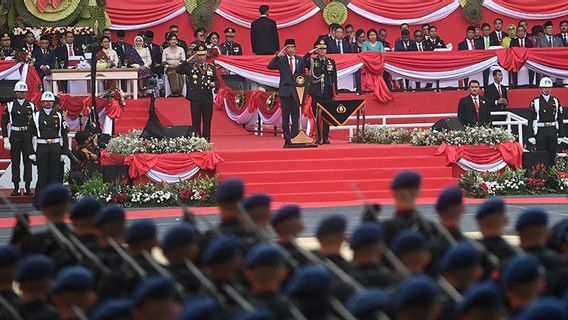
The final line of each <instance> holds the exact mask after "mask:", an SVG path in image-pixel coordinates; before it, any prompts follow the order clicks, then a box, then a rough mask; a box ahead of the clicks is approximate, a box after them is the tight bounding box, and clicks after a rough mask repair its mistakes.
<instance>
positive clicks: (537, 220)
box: [515, 208, 548, 231]
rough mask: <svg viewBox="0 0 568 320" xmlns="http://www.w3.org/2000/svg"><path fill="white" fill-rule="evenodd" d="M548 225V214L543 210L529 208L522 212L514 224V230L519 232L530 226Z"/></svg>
mask: <svg viewBox="0 0 568 320" xmlns="http://www.w3.org/2000/svg"><path fill="white" fill-rule="evenodd" d="M547 224H548V214H546V212H544V210H541V209H538V208H531V209H527V210H525V211H523V213H521V215H520V216H519V218H518V219H517V223H516V224H515V230H517V231H521V230H522V229H523V228H525V227H530V226H546V225H547Z"/></svg>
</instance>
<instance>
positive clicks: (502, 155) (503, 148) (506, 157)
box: [435, 142, 523, 168]
mask: <svg viewBox="0 0 568 320" xmlns="http://www.w3.org/2000/svg"><path fill="white" fill-rule="evenodd" d="M435 155H437V156H441V155H443V156H445V157H446V165H447V166H450V165H452V164H456V163H457V162H458V161H459V160H460V159H465V160H467V161H469V162H472V163H475V164H480V165H487V164H492V163H496V162H499V161H500V160H503V161H505V162H506V163H507V164H508V165H509V166H511V167H513V168H520V167H521V162H522V157H523V149H522V148H521V145H519V144H518V143H517V142H504V143H499V144H497V145H496V146H490V145H475V146H453V145H449V144H447V143H443V144H442V145H440V147H439V148H438V150H437V151H436V153H435Z"/></svg>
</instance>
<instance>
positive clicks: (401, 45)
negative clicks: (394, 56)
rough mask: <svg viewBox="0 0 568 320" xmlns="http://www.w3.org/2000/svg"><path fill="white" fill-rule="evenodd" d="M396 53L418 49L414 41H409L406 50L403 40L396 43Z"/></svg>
mask: <svg viewBox="0 0 568 320" xmlns="http://www.w3.org/2000/svg"><path fill="white" fill-rule="evenodd" d="M412 45H414V50H410V47H411V46H412ZM394 51H418V47H417V46H416V42H415V41H414V40H408V45H407V46H406V49H405V48H404V43H403V41H402V40H398V41H397V42H395V43H394Z"/></svg>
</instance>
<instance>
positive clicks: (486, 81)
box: [466, 68, 491, 88]
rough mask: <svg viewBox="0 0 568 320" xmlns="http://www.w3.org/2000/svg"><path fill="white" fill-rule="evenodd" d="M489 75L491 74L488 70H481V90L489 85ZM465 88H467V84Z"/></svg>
mask: <svg viewBox="0 0 568 320" xmlns="http://www.w3.org/2000/svg"><path fill="white" fill-rule="evenodd" d="M490 73H491V70H489V68H488V69H485V70H483V88H485V87H487V86H488V85H489V74H490ZM466 86H467V87H469V83H468V84H467V85H466Z"/></svg>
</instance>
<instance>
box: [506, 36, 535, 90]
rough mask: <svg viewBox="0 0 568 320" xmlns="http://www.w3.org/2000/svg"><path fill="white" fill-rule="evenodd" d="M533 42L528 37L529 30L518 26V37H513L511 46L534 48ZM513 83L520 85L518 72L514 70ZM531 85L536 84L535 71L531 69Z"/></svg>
mask: <svg viewBox="0 0 568 320" xmlns="http://www.w3.org/2000/svg"><path fill="white" fill-rule="evenodd" d="M533 46H534V45H533V42H532V41H531V40H530V39H529V38H528V37H527V31H526V29H525V28H524V27H523V26H519V27H518V28H517V37H516V38H515V39H511V44H510V47H511V48H514V47H522V48H532V47H533ZM512 76H513V84H514V85H515V86H516V85H518V73H517V72H512ZM529 85H530V86H532V85H534V71H532V70H529Z"/></svg>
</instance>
